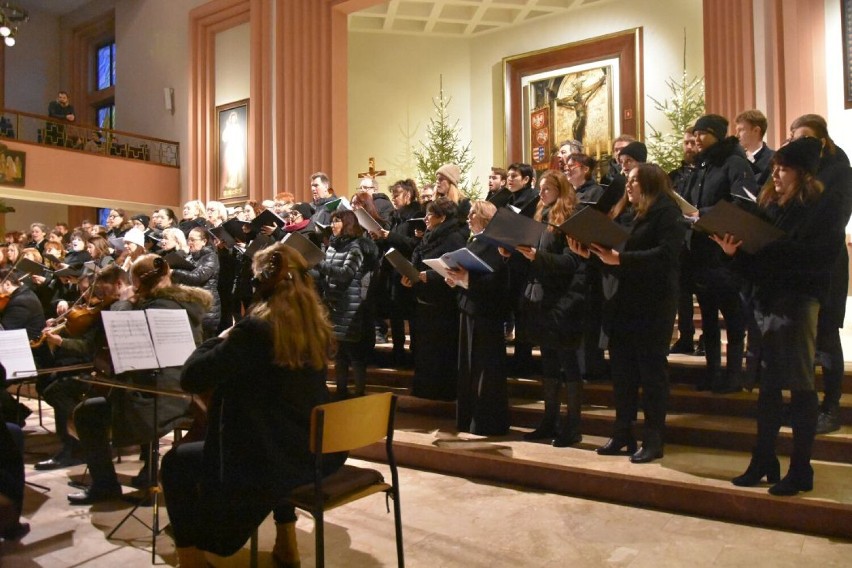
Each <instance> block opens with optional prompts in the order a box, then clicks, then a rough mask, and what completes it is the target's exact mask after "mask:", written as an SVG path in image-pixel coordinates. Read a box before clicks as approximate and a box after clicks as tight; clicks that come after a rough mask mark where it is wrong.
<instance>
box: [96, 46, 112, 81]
mask: <svg viewBox="0 0 852 568" xmlns="http://www.w3.org/2000/svg"><path fill="white" fill-rule="evenodd" d="M111 55H112V54H111V49H110V46H108V45H106V46H104V47H102V48H100V49H98V90H100V89H106V88H107V87H109V86H110V85H111V84H112V83H111V81H110V80H111V79H112V72H111V70H110V68H111V67H112V61H111V60H112V57H111Z"/></svg>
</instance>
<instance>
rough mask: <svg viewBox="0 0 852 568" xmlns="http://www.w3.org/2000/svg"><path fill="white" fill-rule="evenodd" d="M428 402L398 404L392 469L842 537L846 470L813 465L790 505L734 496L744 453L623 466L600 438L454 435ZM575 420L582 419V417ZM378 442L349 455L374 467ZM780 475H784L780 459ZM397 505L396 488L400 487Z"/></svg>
mask: <svg viewBox="0 0 852 568" xmlns="http://www.w3.org/2000/svg"><path fill="white" fill-rule="evenodd" d="M432 405H437V406H439V407H441V406H446V405H443V404H442V403H430V402H429V401H421V400H418V399H413V398H412V397H405V396H403V397H400V401H399V405H398V412H397V420H396V432H395V439H394V447H395V452H396V458H397V461H398V463H399V465H402V466H405V467H413V468H419V469H425V470H430V471H435V472H439V473H444V474H447V475H454V476H460V477H465V478H471V479H478V480H482V481H484V482H488V483H498V484H506V485H512V486H520V487H524V488H526V489H534V490H540V491H547V492H554V493H561V494H566V495H573V496H578V497H583V498H588V499H595V500H603V501H609V502H614V503H620V504H625V505H632V506H637V507H645V508H654V509H660V510H665V511H670V512H674V513H679V514H686V515H696V516H701V517H708V518H713V519H719V520H724V521H729V522H735V523H743V524H751V525H758V526H763V527H772V528H779V529H784V530H790V531H796V532H805V533H814V534H820V535H826V536H831V537H840V538H847V539H848V538H852V485H850V479H852V465H849V464H848V463H836V462H822V461H815V462H814V469H815V471H816V482H815V488H814V491H812V492H808V493H802V494H800V495H799V496H796V497H787V498H779V497H773V496H771V495H769V494H768V493H767V491H766V488H767V486H766V485H763V486H760V487H754V488H739V487H735V486H733V485H731V483H730V481H729V480H730V479H731V478H732V477H734V476H736V475H738V474H740V473H742V471H744V470H745V468H746V466H747V465H748V461H749V455H748V453H747V452H742V451H732V450H726V449H719V448H712V449H711V448H701V447H687V446H683V445H680V444H679V443H678V442H677V441H674V440H673V441H672V442H671V443H669V444H667V446H666V455H665V457H664V458H663V459H661V460H657V461H655V462H653V463H650V464H641V465H639V464H631V463H630V462H629V460H628V459H627V458H626V457H621V456H598V455H597V454H596V453H595V452H594V448H595V447H597V446H598V445H600V444H601V443H603V442H604V441H605V438H604V437H600V436H597V435H594V434H587V433H586V432H585V430H584V440H583V442H582V443H581V444H579V445H578V446H577V447H573V448H553V447H552V446H550V445H549V444H544V443H532V442H525V441H523V440H522V439H521V436H522V434H523V430H522V429H520V428H517V427H513V428H512V431H511V432H510V433H509V434H508V435H506V436H501V437H488V438H483V437H477V436H473V435H470V434H464V433H462V434H459V433H457V432H456V431H455V430H454V427H453V421H452V419H451V418H447V417H442V416H439V415H440V414H442V413H443V412H444V410H443V409H442V408H439V409H437V410H433V411H432V412H429V411H428V410H427V409H425V408H424V407H426V406H432ZM584 418H585V417H584ZM383 455H384V454H383V447H382V445H381V444H376V445H374V446H369V447H367V448H364V449H362V450H359V451H358V452H355V454H354V457H358V458H362V459H371V460H376V461H381V460H382V459H383ZM781 461H782V472H783V471H784V470H785V469H786V467H787V460H786V458H782V460H781ZM402 503H403V508H404V507H405V505H404V503H405V488H404V487H403V488H402Z"/></svg>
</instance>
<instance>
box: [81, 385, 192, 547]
mask: <svg viewBox="0 0 852 568" xmlns="http://www.w3.org/2000/svg"><path fill="white" fill-rule="evenodd" d="M76 379H77V380H78V381H81V382H84V383H88V384H92V385H100V386H107V387H115V388H120V389H124V390H131V391H138V392H147V393H150V394H153V395H155V396H154V405H153V411H154V412H153V414H154V420H153V422H154V435H153V437H152V440H151V448H150V453H149V456H148V460H149V461H148V463H149V464H150V469H149V475H150V477H149V478H148V482H149V483H148V486H147V487H146V488H144V489H142V490H141V491H142V496H141V498H140V499H139V501H138V502H136V503H135V504H134V505H133V508H131V509H130V511H128V513H127V514H126V515H125V516H124V518H123V519H121V521H120V522H119V523H118V524H117V525H116V526H115V528H113V529H112V530H111V531H110V533H109V534H108V535H107V539H108V540H109V539H112V535H114V534H115V533H116V532H118V529H120V528H121V527H122V526H123V525H124V523H126V522H127V521H128V520H129V519H130V517H133V518H134V519H136V520H137V521H139V523H140V524H141V525H142V526H144V527H145V528H147V529H148V530H150V531H151V564H155V563H156V559H157V537H158V536H159V535H160V533H161V532H162V529H161V528H160V499H159V497H160V493H162V491H160V484H159V482H157V483H154V484H151V481H157V480H158V478H159V463H160V462H159V457H160V436H159V433H158V428H157V427H158V424H159V420H158V419H157V418H158V406H159V402H158V401H159V396H158V395H165V396H175V397H181V398H192V395H191V394H189V393H187V392H184V391H176V390H168V389H155V388H151V387H145V386H141V385H132V384H128V383H120V382H117V381H107V380H103V379H90V378H89V379H87V378H83V377H76ZM149 500H150V502H151V503H152V506H153V511H152V516H153V520H152V523H151V524H150V525H148V523H146V522H145V521H144V520H142V519H141V518H139V517H138V516H137V515H136V510H137V509H139V507H141V506H142V505H144V504H145V503H148V502H149Z"/></svg>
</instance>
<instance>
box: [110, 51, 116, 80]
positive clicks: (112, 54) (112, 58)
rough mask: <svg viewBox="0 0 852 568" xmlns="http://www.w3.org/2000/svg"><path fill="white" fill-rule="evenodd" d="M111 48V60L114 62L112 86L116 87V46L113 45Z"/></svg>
mask: <svg viewBox="0 0 852 568" xmlns="http://www.w3.org/2000/svg"><path fill="white" fill-rule="evenodd" d="M110 47H111V48H112V50H111V52H110V59H111V60H112V83H110V85H115V44H114V43H113V44H112V45H111V46H110Z"/></svg>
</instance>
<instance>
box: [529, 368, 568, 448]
mask: <svg viewBox="0 0 852 568" xmlns="http://www.w3.org/2000/svg"><path fill="white" fill-rule="evenodd" d="M559 385H560V381H559V379H556V378H553V377H542V379H541V386H542V390H543V391H544V392H543V393H542V394H543V395H544V415H543V416H542V417H541V422H539V424H538V426H537V427H536V429H535V430H533V431H532V432H527V433H526V434H524V440H544V439H546V438H554V437H555V436H556V434H557V429H556V425H557V423H558V422H559V406H560V404H559Z"/></svg>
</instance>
